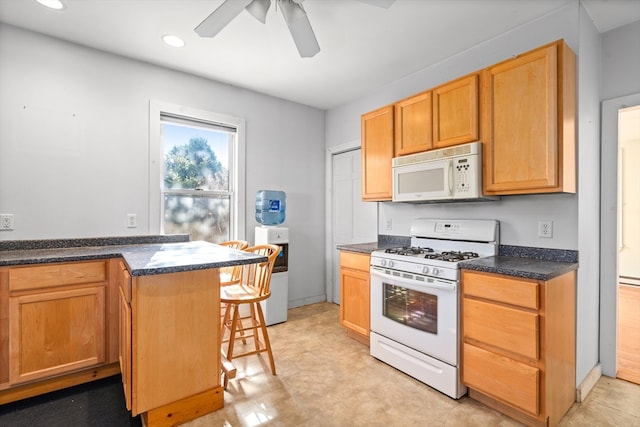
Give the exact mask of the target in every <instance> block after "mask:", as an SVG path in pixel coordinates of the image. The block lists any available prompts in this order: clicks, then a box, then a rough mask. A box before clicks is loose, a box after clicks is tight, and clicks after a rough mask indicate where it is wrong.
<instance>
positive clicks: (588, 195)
mask: <svg viewBox="0 0 640 427" xmlns="http://www.w3.org/2000/svg"><path fill="white" fill-rule="evenodd" d="M580 12H581V15H580V28H579V30H580V51H579V55H578V70H579V71H578V76H579V77H578V176H579V178H578V216H577V217H574V218H576V219H577V225H578V250H579V251H580V268H579V269H578V291H577V307H576V318H577V331H576V332H577V335H576V348H577V355H576V380H577V381H578V384H580V383H581V382H582V380H583V379H584V378H585V377H586V376H587V374H588V373H589V371H591V369H592V368H593V367H594V366H596V365H597V363H598V360H599V346H598V342H599V341H598V330H599V328H600V318H599V314H598V313H599V306H600V280H599V276H600V251H599V249H598V248H599V247H600V236H599V235H598V233H597V232H594V231H595V230H597V229H598V227H599V224H600V186H599V183H600V105H599V93H600V84H599V83H600V39H599V35H598V32H597V30H596V28H595V26H594V25H593V22H592V21H591V19H589V16H588V15H587V14H586V12H585V11H584V9H581V10H580Z"/></svg>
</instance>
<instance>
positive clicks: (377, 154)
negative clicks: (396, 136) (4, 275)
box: [361, 105, 393, 201]
mask: <svg viewBox="0 0 640 427" xmlns="http://www.w3.org/2000/svg"><path fill="white" fill-rule="evenodd" d="M361 131H362V199H363V200H370V201H376V200H378V201H381V200H391V196H392V185H391V179H392V177H391V159H392V158H393V105H389V106H386V107H383V108H380V109H378V110H375V111H372V112H370V113H367V114H364V115H363V116H362V119H361Z"/></svg>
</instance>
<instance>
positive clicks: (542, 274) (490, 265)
mask: <svg viewBox="0 0 640 427" xmlns="http://www.w3.org/2000/svg"><path fill="white" fill-rule="evenodd" d="M460 268H462V269H466V270H474V271H483V272H486V273H496V274H504V275H507V276H515V277H522V278H526V279H535V280H544V281H546V280H550V279H553V278H554V277H558V276H560V275H562V274H564V273H567V272H569V271H572V270H576V269H577V268H578V263H577V262H559V261H549V260H545V259H536V258H523V257H515V256H500V255H499V256H492V257H486V258H479V259H476V260H471V261H463V262H461V263H460Z"/></svg>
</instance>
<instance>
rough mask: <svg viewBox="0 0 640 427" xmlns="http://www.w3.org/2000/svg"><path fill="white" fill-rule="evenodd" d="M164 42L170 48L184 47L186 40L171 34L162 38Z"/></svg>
mask: <svg viewBox="0 0 640 427" xmlns="http://www.w3.org/2000/svg"><path fill="white" fill-rule="evenodd" d="M162 41H163V42H165V43H166V44H168V45H169V46H173V47H182V46H184V40H182V39H181V38H180V37H178V36H174V35H171V34H166V35H164V36H162Z"/></svg>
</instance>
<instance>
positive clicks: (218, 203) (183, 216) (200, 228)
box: [164, 194, 231, 243]
mask: <svg viewBox="0 0 640 427" xmlns="http://www.w3.org/2000/svg"><path fill="white" fill-rule="evenodd" d="M229 224H230V223H229V197H228V196H222V197H207V196H185V195H175V194H165V195H164V232H165V233H166V234H189V235H191V240H206V241H208V242H213V243H219V242H224V241H226V240H231V238H230V235H229Z"/></svg>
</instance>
